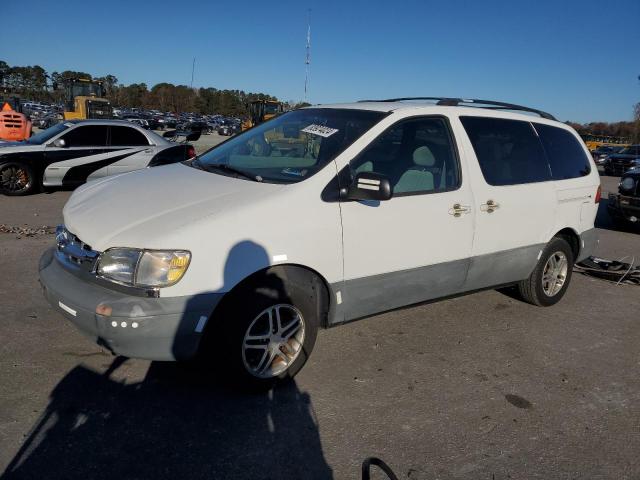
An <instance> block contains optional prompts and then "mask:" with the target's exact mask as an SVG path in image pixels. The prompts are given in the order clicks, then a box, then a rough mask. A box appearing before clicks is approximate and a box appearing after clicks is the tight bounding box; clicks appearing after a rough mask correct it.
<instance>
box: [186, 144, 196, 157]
mask: <svg viewBox="0 0 640 480" xmlns="http://www.w3.org/2000/svg"><path fill="white" fill-rule="evenodd" d="M195 156H196V149H195V148H193V145H188V146H187V160H188V159H190V158H193V157H195Z"/></svg>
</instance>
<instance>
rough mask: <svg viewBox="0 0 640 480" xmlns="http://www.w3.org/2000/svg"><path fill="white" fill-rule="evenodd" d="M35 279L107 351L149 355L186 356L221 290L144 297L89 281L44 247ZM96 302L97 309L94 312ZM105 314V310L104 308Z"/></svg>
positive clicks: (56, 305) (195, 345) (193, 350)
mask: <svg viewBox="0 0 640 480" xmlns="http://www.w3.org/2000/svg"><path fill="white" fill-rule="evenodd" d="M39 270H40V284H41V285H42V289H43V291H44V295H45V297H46V299H47V300H48V301H49V303H50V304H51V305H52V306H53V307H54V308H55V309H56V310H57V311H59V312H60V313H61V314H63V315H64V316H65V317H66V318H67V319H69V320H71V322H72V323H73V324H75V325H76V327H77V328H78V329H79V330H80V331H81V332H82V333H84V334H85V335H87V336H88V337H89V338H91V339H92V340H93V341H95V342H97V343H98V344H100V345H102V346H104V347H106V348H108V349H109V350H111V351H112V352H113V353H115V354H118V355H123V356H126V357H133V358H145V359H149V360H186V359H189V358H192V357H194V356H195V354H196V353H197V351H198V346H199V344H200V339H201V337H202V331H203V328H204V324H205V323H206V322H207V320H208V319H209V317H210V316H211V314H212V313H213V310H214V308H215V307H216V305H217V304H218V302H219V301H220V299H221V298H222V296H223V294H222V293H207V294H200V295H195V296H185V297H166V298H144V297H138V296H132V295H127V294H126V293H120V292H118V291H115V290H111V289H109V288H105V287H102V286H100V285H96V284H93V283H89V282H87V281H85V280H82V279H80V278H79V277H77V276H76V275H74V274H72V273H70V272H69V271H67V270H66V269H65V268H64V267H63V266H62V265H61V264H60V262H59V261H58V260H56V258H55V255H54V249H53V248H51V249H49V250H47V251H46V252H45V253H44V255H43V256H42V258H41V259H40V266H39ZM98 306H102V307H101V312H102V313H103V314H98V313H96V308H97V307H98ZM109 309H110V313H109V314H108V315H107V314H106V313H107V312H108V311H109Z"/></svg>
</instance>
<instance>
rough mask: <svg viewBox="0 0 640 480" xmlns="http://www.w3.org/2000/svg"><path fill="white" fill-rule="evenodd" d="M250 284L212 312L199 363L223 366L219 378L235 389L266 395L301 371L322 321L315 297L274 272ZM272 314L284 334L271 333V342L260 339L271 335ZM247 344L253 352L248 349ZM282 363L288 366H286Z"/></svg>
mask: <svg viewBox="0 0 640 480" xmlns="http://www.w3.org/2000/svg"><path fill="white" fill-rule="evenodd" d="M250 282H251V283H250V284H248V285H245V286H241V287H239V289H238V290H234V291H232V292H231V293H230V295H231V296H230V297H228V298H225V299H224V300H223V303H222V304H221V305H220V308H219V309H217V310H216V312H215V313H214V318H212V321H210V322H209V326H208V330H207V331H206V332H205V338H204V339H203V349H204V351H202V350H201V358H203V359H204V360H205V361H206V362H207V363H208V364H209V365H210V366H211V367H212V368H214V369H220V362H223V367H222V368H223V369H224V371H220V372H219V373H221V374H223V376H224V377H226V380H227V381H228V382H229V383H231V384H233V385H234V386H236V387H239V388H241V389H243V390H248V391H264V390H269V389H271V388H273V387H275V386H276V385H278V384H281V383H285V382H287V381H289V380H291V379H292V378H293V377H294V376H295V375H296V374H297V373H298V372H299V371H300V370H301V369H302V367H303V366H304V365H305V363H306V361H307V359H308V358H309V356H310V355H311V351H312V350H313V347H314V345H315V341H316V337H317V334H318V328H319V326H320V319H319V316H318V314H317V305H316V302H315V298H314V296H313V292H309V291H305V290H304V289H303V288H302V287H299V286H296V285H293V284H292V283H291V282H287V283H285V282H283V281H282V279H281V278H280V277H279V276H278V275H277V274H275V273H273V271H271V272H267V273H266V274H265V275H261V276H260V277H259V278H258V279H256V280H251V281H250ZM270 314H271V318H272V319H273V323H272V324H271V326H272V327H274V328H276V329H277V326H278V325H277V319H276V317H277V315H278V314H279V315H280V319H281V324H282V329H281V331H280V332H278V333H275V332H273V330H272V331H271V335H273V336H272V337H271V339H265V338H261V339H258V338H257V337H264V336H267V335H270V334H268V333H266V329H267V325H269V315H270ZM295 317H298V318H299V322H300V327H296V325H295V323H294V322H295V320H294V319H295ZM209 329H211V330H210V331H209ZM292 332H293V334H292ZM289 335H291V336H290V338H289V340H288V341H287V342H283V343H280V344H278V336H279V337H287V336H289ZM248 336H250V337H252V338H251V339H247V337H248ZM274 337H275V338H274ZM247 344H250V345H251V347H249V348H245V346H246V345H247ZM267 345H268V346H267ZM278 346H279V348H278ZM277 352H280V353H277ZM221 354H222V355H223V356H222V357H221ZM283 358H289V361H290V363H289V364H288V365H286V363H285V361H284V360H283ZM261 371H262V374H260V372H261Z"/></svg>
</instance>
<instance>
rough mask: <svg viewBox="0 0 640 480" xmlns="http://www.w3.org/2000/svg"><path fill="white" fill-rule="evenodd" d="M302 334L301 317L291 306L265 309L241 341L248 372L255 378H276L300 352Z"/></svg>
mask: <svg viewBox="0 0 640 480" xmlns="http://www.w3.org/2000/svg"><path fill="white" fill-rule="evenodd" d="M304 334H305V323H304V318H303V317H302V314H301V313H300V311H299V310H298V309H297V308H296V307H294V306H293V305H288V304H278V305H273V306H271V307H269V308H266V309H264V310H263V311H262V312H260V313H259V314H258V316H257V317H256V318H255V319H254V320H253V322H251V324H250V325H249V328H247V331H246V332H245V334H244V339H243V341H242V361H243V363H244V367H245V368H246V369H247V372H249V373H250V374H251V375H253V376H254V377H258V378H273V377H277V376H278V375H280V374H281V373H283V372H284V371H285V370H287V369H288V368H289V367H290V366H291V364H292V363H293V362H295V360H296V359H297V358H298V355H300V352H301V351H302V345H303V344H304Z"/></svg>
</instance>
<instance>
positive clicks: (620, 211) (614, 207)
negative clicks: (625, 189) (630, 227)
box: [607, 194, 640, 223]
mask: <svg viewBox="0 0 640 480" xmlns="http://www.w3.org/2000/svg"><path fill="white" fill-rule="evenodd" d="M607 210H609V215H611V216H612V217H614V218H618V219H622V220H626V221H628V222H633V223H637V222H639V221H640V198H638V197H628V196H626V195H620V194H615V195H609V204H608V205H607Z"/></svg>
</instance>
